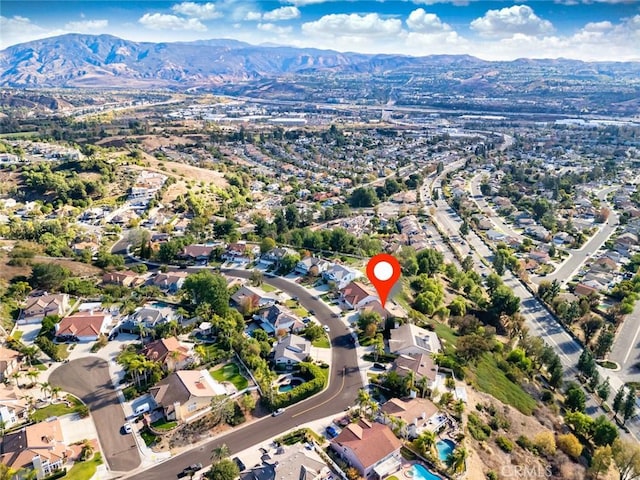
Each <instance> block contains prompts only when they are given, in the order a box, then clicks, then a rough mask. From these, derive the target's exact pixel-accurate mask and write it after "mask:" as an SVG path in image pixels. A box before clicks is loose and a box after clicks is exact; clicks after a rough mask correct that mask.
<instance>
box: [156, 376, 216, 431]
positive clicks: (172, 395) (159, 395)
mask: <svg viewBox="0 0 640 480" xmlns="http://www.w3.org/2000/svg"><path fill="white" fill-rule="evenodd" d="M149 393H150V394H151V396H152V397H153V400H154V401H155V402H156V404H157V405H158V406H160V407H161V408H162V411H163V413H164V416H165V417H166V419H167V420H175V421H178V422H190V421H192V420H195V419H196V418H198V417H200V416H201V415H204V414H205V413H207V412H209V411H210V410H211V401H212V400H213V398H214V397H217V396H220V395H227V389H226V388H225V387H224V386H223V385H221V384H219V383H218V382H216V381H215V380H214V379H213V378H211V375H209V372H208V371H206V370H178V371H176V372H174V373H171V374H169V376H167V377H166V378H164V379H162V380H160V381H159V382H158V383H157V384H156V385H155V386H154V387H151V389H150V391H149Z"/></svg>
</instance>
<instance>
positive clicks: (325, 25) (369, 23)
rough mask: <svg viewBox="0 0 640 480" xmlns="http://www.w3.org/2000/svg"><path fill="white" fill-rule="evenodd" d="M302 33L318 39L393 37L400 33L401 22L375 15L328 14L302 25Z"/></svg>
mask: <svg viewBox="0 0 640 480" xmlns="http://www.w3.org/2000/svg"><path fill="white" fill-rule="evenodd" d="M302 31H303V32H304V33H306V34H308V35H314V36H319V37H334V36H337V37H345V36H346V37H360V38H362V37H370V38H371V37H373V38H376V37H378V38H380V37H387V38H389V37H391V38H392V37H393V36H396V35H398V34H399V33H400V32H401V31H402V22H401V21H400V20H398V19H395V18H390V19H383V18H381V17H380V16H379V15H378V14H377V13H369V14H367V15H358V14H357V13H352V14H349V15H347V14H342V13H339V14H335V13H333V14H330V15H325V16H323V17H321V18H319V19H318V20H316V21H314V22H306V23H303V24H302Z"/></svg>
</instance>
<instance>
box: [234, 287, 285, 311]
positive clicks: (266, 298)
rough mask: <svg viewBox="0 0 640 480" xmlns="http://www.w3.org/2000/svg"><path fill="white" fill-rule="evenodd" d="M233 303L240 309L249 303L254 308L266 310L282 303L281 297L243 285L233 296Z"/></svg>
mask: <svg viewBox="0 0 640 480" xmlns="http://www.w3.org/2000/svg"><path fill="white" fill-rule="evenodd" d="M231 301H232V302H233V303H234V304H235V305H236V306H238V307H245V306H246V305H247V303H249V304H250V305H252V306H253V307H254V308H265V307H270V306H271V305H274V304H275V303H277V302H278V301H280V297H279V296H278V295H275V294H272V293H267V292H265V291H264V290H262V289H261V288H258V287H251V286H248V285H242V286H241V287H240V288H239V289H238V290H237V291H236V293H234V294H233V295H231Z"/></svg>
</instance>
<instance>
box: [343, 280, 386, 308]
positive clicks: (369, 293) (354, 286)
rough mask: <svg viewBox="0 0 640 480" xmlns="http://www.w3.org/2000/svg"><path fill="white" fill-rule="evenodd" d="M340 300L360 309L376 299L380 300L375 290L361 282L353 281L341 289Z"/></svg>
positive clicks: (347, 305)
mask: <svg viewBox="0 0 640 480" xmlns="http://www.w3.org/2000/svg"><path fill="white" fill-rule="evenodd" d="M340 300H341V301H342V302H343V303H344V305H345V306H346V307H347V308H349V309H351V310H355V309H360V308H362V307H364V306H365V305H366V304H368V303H371V302H374V301H378V302H379V301H380V300H379V298H378V295H377V294H376V293H375V292H374V291H373V290H371V289H370V288H369V287H367V286H366V285H364V284H362V283H360V282H351V283H350V284H349V285H347V286H346V287H344V288H343V289H342V290H340Z"/></svg>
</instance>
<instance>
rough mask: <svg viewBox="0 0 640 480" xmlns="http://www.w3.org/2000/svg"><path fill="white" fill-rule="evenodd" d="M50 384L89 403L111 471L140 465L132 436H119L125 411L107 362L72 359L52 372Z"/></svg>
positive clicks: (85, 358) (91, 358)
mask: <svg viewBox="0 0 640 480" xmlns="http://www.w3.org/2000/svg"><path fill="white" fill-rule="evenodd" d="M49 382H50V383H51V384H52V385H59V386H60V387H62V389H63V390H65V391H67V392H69V393H73V394H74V395H75V396H77V397H79V398H81V399H82V401H83V402H85V403H86V404H87V406H88V407H89V410H90V411H91V415H92V416H93V421H94V422H95V424H96V429H97V431H98V437H99V439H100V446H101V447H102V450H103V455H104V458H105V460H106V461H107V463H108V465H109V469H110V470H112V471H114V472H129V471H131V470H133V469H135V468H137V467H138V465H140V454H139V453H138V447H137V445H136V442H135V439H134V438H133V435H125V434H122V433H120V429H121V428H122V425H123V423H124V411H123V410H122V407H121V406H120V402H119V401H118V396H117V394H116V391H115V390H114V389H113V384H112V383H111V377H110V375H109V365H108V364H107V362H106V361H104V360H102V359H100V358H97V357H84V358H79V359H77V360H73V361H72V362H69V363H65V364H64V365H61V366H59V367H58V368H56V369H55V370H54V371H53V372H51V375H50V376H49Z"/></svg>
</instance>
